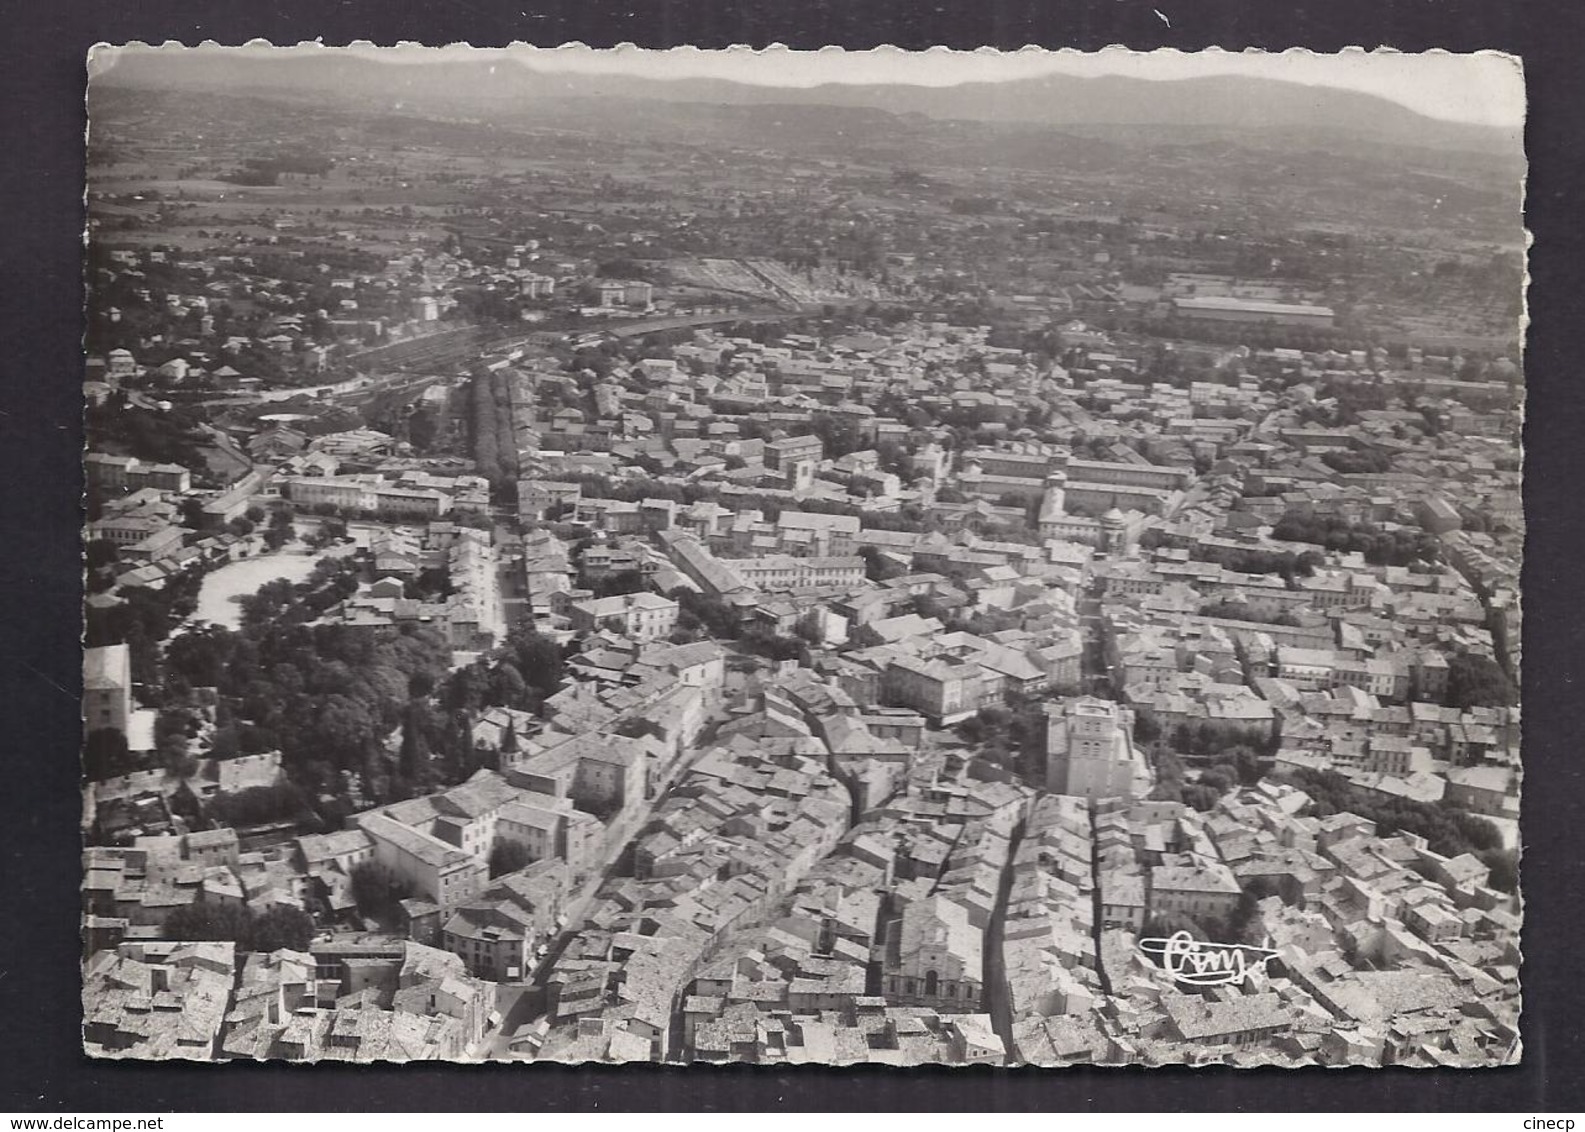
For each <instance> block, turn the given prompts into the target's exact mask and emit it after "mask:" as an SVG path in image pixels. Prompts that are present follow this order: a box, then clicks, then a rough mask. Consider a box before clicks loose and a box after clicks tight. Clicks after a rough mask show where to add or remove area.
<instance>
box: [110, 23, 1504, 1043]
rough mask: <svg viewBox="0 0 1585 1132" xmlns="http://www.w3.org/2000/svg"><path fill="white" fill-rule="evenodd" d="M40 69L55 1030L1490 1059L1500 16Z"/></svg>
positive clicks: (217, 1039) (1498, 903)
mask: <svg viewBox="0 0 1585 1132" xmlns="http://www.w3.org/2000/svg"><path fill="white" fill-rule="evenodd" d="M88 71H89V92H88V111H89V131H88V136H87V141H86V145H87V217H88V219H87V241H86V249H85V257H86V263H85V283H86V288H87V306H86V338H85V347H84V352H85V363H84V364H85V368H84V373H83V392H84V414H85V424H86V436H87V442H86V448H85V453H84V457H83V460H84V468H85V477H86V495H85V498H84V505H85V526H84V529H83V535H82V537H83V554H84V579H85V599H84V620H85V637H84V654H83V670H84V691H83V704H82V714H83V720H84V739H83V761H82V765H83V806H82V835H83V862H82V929H81V937H82V965H83V966H82V970H83V976H82V979H83V981H82V1023H81V1025H82V1041H83V1048H84V1050H85V1051H86V1053H87V1054H89V1055H90V1056H93V1057H105V1058H130V1059H147V1060H159V1059H173V1058H174V1059H187V1060H191V1061H217V1062H220V1061H299V1062H315V1061H345V1062H374V1061H379V1062H406V1061H418V1060H431V1061H436V1060H438V1061H483V1060H491V1061H516V1062H536V1061H546V1062H608V1063H627V1062H656V1063H668V1064H679V1065H682V1064H690V1063H699V1062H713V1063H748V1064H754V1065H763V1066H785V1065H798V1064H819V1065H852V1064H866V1065H883V1066H916V1065H941V1066H961V1065H994V1066H1018V1065H1027V1066H1047V1067H1060V1066H1068V1065H1076V1064H1084V1065H1101V1066H1112V1065H1118V1066H1121V1065H1146V1066H1157V1065H1190V1066H1203V1065H1232V1066H1256V1065H1262V1066H1292V1067H1297V1066H1310V1065H1323V1066H1412V1067H1434V1066H1452V1067H1468V1068H1475V1067H1485V1066H1499V1065H1509V1064H1513V1063H1516V1062H1517V1061H1518V1060H1519V1059H1520V1056H1521V1042H1520V1032H1519V1018H1520V1006H1521V1003H1520V986H1519V967H1520V952H1519V932H1520V924H1521V907H1522V905H1521V899H1520V885H1519V872H1520V851H1521V838H1520V832H1519V822H1518V816H1519V796H1520V794H1519V792H1520V780H1521V776H1522V761H1521V743H1520V706H1519V694H1518V689H1519V685H1520V667H1521V643H1520V642H1521V608H1522V606H1521V598H1520V592H1519V577H1520V566H1521V556H1522V547H1523V539H1524V514H1523V507H1522V503H1521V494H1520V480H1521V463H1522V458H1521V446H1520V432H1521V425H1522V413H1523V406H1524V379H1523V371H1522V346H1523V325H1524V315H1523V312H1524V301H1525V297H1524V283H1525V278H1526V269H1525V253H1526V236H1525V231H1524V227H1523V219H1522V207H1523V185H1524V178H1525V171H1526V165H1525V156H1524V152H1523V144H1522V134H1523V121H1524V113H1525V92H1524V78H1523V70H1522V67H1521V64H1520V61H1519V60H1518V59H1517V58H1515V57H1513V56H1509V55H1502V54H1498V53H1480V54H1469V55H1454V54H1448V53H1445V52H1440V53H1428V54H1422V55H1414V54H1400V53H1390V52H1377V53H1367V52H1364V51H1360V50H1354V51H1350V52H1345V53H1343V54H1340V55H1317V54H1311V53H1307V52H1289V53H1279V54H1268V53H1259V52H1250V53H1245V54H1235V53H1227V52H1208V53H1197V54H1195V53H1190V54H1184V53H1178V52H1162V53H1133V52H1129V51H1126V50H1123V49H1120V48H1118V49H1108V50H1106V51H1102V52H1098V53H1091V54H1081V53H1077V52H1061V53H1056V52H1047V51H1037V50H1033V49H1028V50H1024V51H1019V52H1014V53H1006V54H1003V53H996V52H973V53H953V52H946V51H940V50H936V51H931V52H925V53H907V52H902V51H897V50H881V51H875V52H854V53H842V52H836V53H830V52H821V53H798V52H791V51H786V50H779V49H778V50H768V51H761V52H756V51H750V50H747V49H733V50H730V51H688V52H667V51H640V50H637V49H631V48H628V49H618V50H593V49H586V48H581V47H571V48H562V49H537V48H530V47H525V46H518V47H511V48H500V49H487V50H485V49H479V50H476V49H473V48H468V47H461V46H459V47H451V48H423V47H417V46H407V47H401V48H377V47H373V46H360V47H351V48H326V47H319V46H312V45H310V46H305V47H300V48H274V47H269V46H267V45H249V46H246V47H221V46H216V45H207V46H205V47H201V48H184V47H180V46H167V47H148V46H141V45H135V46H126V47H112V46H101V47H98V48H96V49H95V50H94V51H93V53H92V55H91V57H90V58H89V60H88Z"/></svg>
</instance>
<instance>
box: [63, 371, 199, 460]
mask: <svg viewBox="0 0 1585 1132" xmlns="http://www.w3.org/2000/svg"><path fill="white" fill-rule="evenodd" d="M83 428H84V432H85V438H86V442H87V446H88V448H89V449H90V450H91V451H94V452H117V453H122V454H124V455H127V456H135V457H137V458H138V459H139V460H148V461H151V462H153V463H163V464H180V465H182V466H183V467H184V468H187V469H189V470H190V471H192V472H193V473H194V474H197V473H199V472H201V471H203V469H204V467H205V464H204V458H203V454H202V453H201V452H200V451H199V449H200V448H201V447H202V446H203V444H204V438H203V434H202V433H200V432H199V431H198V429H197V423H196V420H195V418H194V417H193V416H192V414H191V412H190V411H188V410H185V409H180V408H173V409H172V410H171V411H170V412H163V413H162V412H155V411H154V410H152V409H144V408H141V407H139V406H136V405H133V404H132V403H131V402H130V401H129V400H128V399H127V395H126V393H125V392H123V391H121V390H116V391H115V392H113V393H111V394H110V395H109V396H107V397H106V398H105V399H104V401H103V402H101V403H100V404H97V405H88V406H87V407H86V408H85V409H84V410H83Z"/></svg>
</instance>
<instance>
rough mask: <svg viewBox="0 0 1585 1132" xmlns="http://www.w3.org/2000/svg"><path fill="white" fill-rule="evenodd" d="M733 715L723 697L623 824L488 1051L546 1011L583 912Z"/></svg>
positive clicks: (497, 1054)
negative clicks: (551, 982)
mask: <svg viewBox="0 0 1585 1132" xmlns="http://www.w3.org/2000/svg"><path fill="white" fill-rule="evenodd" d="M728 718H730V717H729V716H728V715H727V713H726V710H725V706H724V702H721V701H718V702H716V703H715V704H712V705H711V708H710V712H709V722H707V723H706V724H705V727H704V730H703V731H702V732H700V735H699V739H698V741H697V742H696V743H694V745H693V746H692V747H691V748H690V749H689V750H688V751H687V752H686V753H685V754H684V755H682V757H680V758H679V759H678V760H677V763H676V766H675V767H674V768H673V772H672V775H671V777H670V779H669V780H668V781H667V783H666V786H665V788H664V789H663V790H662V791H661V792H660V793H659V794H658V795H656V797H655V798H653V799H652V800H648V801H646V802H645V803H644V804H643V805H642V806H641V807H640V808H639V809H638V810H637V811H635V812H634V813H633V814H632V815H630V816H629V818H628V819H627V821H626V822H624V823H623V824H622V826H621V828H620V829H619V830H618V831H617V835H616V836H615V837H613V838H612V840H611V845H610V850H609V852H608V854H607V859H606V864H605V867H604V868H603V869H601V870H600V871H599V872H598V873H595V874H594V875H592V876H591V877H590V878H589V879H588V880H586V881H584V883H583V884H582V885H581V886H580V887H579V889H578V891H577V892H576V893H574V894H573V896H572V897H571V898H570V899H569V900H568V901H567V903H566V905H565V906H564V908H563V913H562V914H563V915H564V916H565V918H566V926H565V927H564V928H563V929H562V930H561V931H560V932H558V933H557V935H556V937H555V939H554V940H552V941H551V944H550V949H549V950H548V951H546V952H545V956H544V958H542V959H540V960H539V962H538V963H537V964H536V965H535V967H534V970H533V972H532V973H531V974H530V976H529V978H528V980H527V981H526V982H524V983H522V984H519V985H520V986H521V987H522V993H521V994H520V995H519V996H518V998H517V1000H516V1001H515V1002H514V1003H513V1004H512V1006H511V1007H510V1008H509V1009H508V1010H507V1011H505V1012H503V1013H502V1016H501V1025H500V1028H499V1029H498V1030H496V1031H495V1032H494V1033H493V1034H491V1035H489V1036H488V1037H487V1039H486V1044H485V1048H486V1050H487V1052H486V1053H485V1054H484V1056H487V1057H492V1058H506V1057H509V1056H510V1055H509V1052H508V1048H509V1046H510V1044H511V1041H512V1038H513V1036H514V1035H515V1034H516V1032H517V1031H518V1030H519V1029H521V1028H522V1027H523V1026H526V1025H528V1024H529V1023H531V1022H533V1021H534V1020H535V1019H536V1018H538V1017H539V1016H540V1014H541V1012H542V1010H541V1004H542V1003H543V1001H544V997H545V995H544V992H545V980H546V978H547V977H548V976H549V975H550V972H551V971H552V970H554V969H555V966H556V961H557V960H558V959H560V958H561V956H562V954H563V953H564V952H565V951H566V950H567V947H568V945H569V944H570V943H571V942H572V938H573V936H575V935H576V934H577V933H578V930H579V929H580V928H581V927H582V924H583V915H584V912H585V911H586V910H587V909H588V907H589V904H590V902H591V901H592V900H593V899H594V898H595V895H596V894H597V893H598V892H599V891H600V888H601V886H603V885H604V884H605V883H606V881H608V880H611V879H612V878H614V877H616V876H619V875H621V867H620V866H621V863H622V859H623V856H624V855H625V853H626V851H627V847H628V846H629V845H630V844H631V843H632V841H633V838H634V837H636V836H637V835H638V833H639V831H640V830H642V829H643V828H644V826H645V824H647V823H648V821H649V816H650V814H651V813H652V812H653V811H654V809H655V807H656V806H658V805H660V803H661V802H662V801H664V800H665V799H666V798H668V797H670V795H671V792H672V789H673V788H674V787H675V786H676V784H677V783H679V782H681V781H682V780H683V779H684V778H686V777H687V774H688V771H689V769H691V768H692V766H693V764H694V763H696V762H697V761H698V760H699V759H700V757H702V756H703V754H704V752H705V751H707V750H709V748H710V746H711V744H712V743H714V742H715V735H716V730H717V729H718V728H719V727H720V726H721V724H722V723H724V722H725V721H726V720H727V719H728Z"/></svg>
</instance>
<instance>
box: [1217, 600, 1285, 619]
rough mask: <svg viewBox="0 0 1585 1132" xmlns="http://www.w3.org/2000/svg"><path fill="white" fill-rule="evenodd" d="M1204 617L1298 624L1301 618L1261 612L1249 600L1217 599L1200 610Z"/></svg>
mask: <svg viewBox="0 0 1585 1132" xmlns="http://www.w3.org/2000/svg"><path fill="white" fill-rule="evenodd" d="M1200 615H1201V616H1202V617H1225V618H1227V619H1228V620H1230V621H1260V622H1264V623H1265V624H1268V625H1297V624H1299V619H1298V618H1297V617H1295V616H1294V615H1293V614H1291V613H1278V614H1277V615H1275V616H1271V615H1269V614H1266V613H1263V612H1260V611H1259V610H1256V609H1255V608H1254V606H1252V605H1250V604H1249V602H1247V601H1227V600H1223V601H1216V602H1212V603H1211V604H1210V605H1207V606H1205V607H1204V608H1203V609H1201V610H1200Z"/></svg>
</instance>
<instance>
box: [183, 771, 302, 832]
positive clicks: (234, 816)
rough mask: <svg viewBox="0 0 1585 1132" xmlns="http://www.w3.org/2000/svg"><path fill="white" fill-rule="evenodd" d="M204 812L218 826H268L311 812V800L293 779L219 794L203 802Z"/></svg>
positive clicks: (295, 818)
mask: <svg viewBox="0 0 1585 1132" xmlns="http://www.w3.org/2000/svg"><path fill="white" fill-rule="evenodd" d="M203 806H204V813H205V815H206V816H207V817H208V818H209V820H210V821H211V822H213V823H214V824H215V825H216V826H235V827H241V826H250V825H266V824H268V823H270V822H278V821H294V820H297V819H300V818H304V817H309V816H311V815H312V812H313V807H312V805H311V801H310V799H309V798H308V797H307V795H305V794H304V793H303V792H302V791H301V790H299V789H298V788H297V787H296V786H294V785H292V784H291V783H290V782H282V783H278V784H277V785H274V786H250V787H248V788H247V789H246V790H238V791H237V792H236V793H234V794H216V795H215V796H214V797H212V798H210V799H208V800H207V801H206V802H204V804H203Z"/></svg>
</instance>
